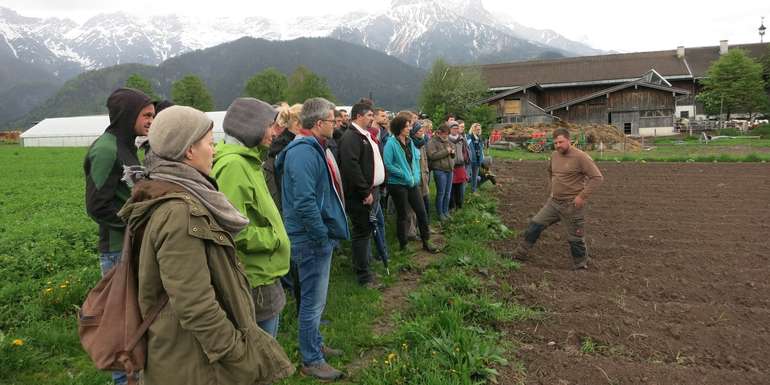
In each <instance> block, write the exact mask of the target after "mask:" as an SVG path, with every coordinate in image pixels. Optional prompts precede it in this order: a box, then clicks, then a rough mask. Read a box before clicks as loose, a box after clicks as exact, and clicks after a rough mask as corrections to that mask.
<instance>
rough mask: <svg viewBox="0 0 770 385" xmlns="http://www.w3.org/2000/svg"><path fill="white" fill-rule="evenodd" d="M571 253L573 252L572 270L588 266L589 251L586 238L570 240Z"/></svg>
mask: <svg viewBox="0 0 770 385" xmlns="http://www.w3.org/2000/svg"><path fill="white" fill-rule="evenodd" d="M569 249H570V254H572V270H582V269H587V268H588V253H587V252H586V243H585V241H584V240H582V239H580V240H575V241H569Z"/></svg>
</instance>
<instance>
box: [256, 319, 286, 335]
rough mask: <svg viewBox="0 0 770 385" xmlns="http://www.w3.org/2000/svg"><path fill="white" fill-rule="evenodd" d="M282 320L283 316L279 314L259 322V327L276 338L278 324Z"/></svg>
mask: <svg viewBox="0 0 770 385" xmlns="http://www.w3.org/2000/svg"><path fill="white" fill-rule="evenodd" d="M280 318H281V314H280V313H279V314H276V315H275V317H273V318H269V319H266V320H264V321H259V322H257V325H258V326H259V327H260V329H262V330H264V331H265V333H267V334H270V335H271V336H273V338H276V336H278V322H279V320H280Z"/></svg>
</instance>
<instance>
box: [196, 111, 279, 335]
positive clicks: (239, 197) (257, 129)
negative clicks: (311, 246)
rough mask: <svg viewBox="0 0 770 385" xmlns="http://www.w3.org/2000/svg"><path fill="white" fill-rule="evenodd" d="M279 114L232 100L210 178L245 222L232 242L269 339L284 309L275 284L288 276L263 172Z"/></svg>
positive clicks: (273, 210) (275, 216) (261, 325)
mask: <svg viewBox="0 0 770 385" xmlns="http://www.w3.org/2000/svg"><path fill="white" fill-rule="evenodd" d="M277 115H278V110H276V109H275V108H273V107H272V106H271V105H269V104H267V103H265V102H263V101H261V100H258V99H254V98H238V99H235V100H234V101H233V102H232V103H231V104H230V107H228V108H227V113H226V114H225V118H224V120H223V122H222V127H223V128H224V130H225V134H226V135H225V140H224V141H222V142H220V143H218V144H217V146H216V150H217V153H216V155H215V156H214V168H213V171H212V174H211V175H212V176H213V177H214V178H216V180H217V183H218V184H219V190H220V191H222V192H223V193H224V194H225V195H226V196H227V199H228V200H229V201H230V203H232V204H233V206H235V208H236V209H238V211H239V212H240V213H241V214H243V215H244V216H246V217H247V218H248V219H249V224H248V225H247V226H246V229H244V230H243V231H241V232H240V233H239V234H238V235H237V236H236V237H235V245H236V251H237V254H238V257H239V258H240V260H241V262H243V264H244V265H245V266H246V276H247V277H248V278H249V283H250V284H251V294H252V296H253V298H254V306H255V309H256V319H257V325H259V327H261V328H262V330H264V331H266V332H267V333H268V334H270V335H271V336H273V337H276V335H277V334H278V321H279V318H280V314H281V311H282V310H283V307H284V306H285V305H286V295H285V294H284V292H283V287H281V282H280V278H281V277H283V276H284V275H286V273H287V272H288V271H289V258H290V256H291V247H290V246H289V236H288V235H287V234H286V229H285V228H284V226H283V221H282V220H281V213H280V212H279V211H278V209H277V208H276V206H275V203H274V202H273V199H272V198H271V197H270V191H269V190H268V188H267V183H266V182H265V175H264V172H263V170H262V162H263V159H265V158H266V156H267V150H268V147H269V146H270V143H271V142H272V141H273V137H274V136H275V131H276V126H277V122H276V116H277Z"/></svg>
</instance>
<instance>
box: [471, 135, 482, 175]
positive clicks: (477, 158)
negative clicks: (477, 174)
mask: <svg viewBox="0 0 770 385" xmlns="http://www.w3.org/2000/svg"><path fill="white" fill-rule="evenodd" d="M468 152H469V153H470V157H471V166H475V167H480V166H481V163H482V162H483V161H484V142H483V141H482V140H481V137H478V138H475V139H474V136H473V135H468Z"/></svg>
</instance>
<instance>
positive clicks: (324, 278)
mask: <svg viewBox="0 0 770 385" xmlns="http://www.w3.org/2000/svg"><path fill="white" fill-rule="evenodd" d="M336 243H337V241H333V240H330V241H329V243H327V244H326V245H323V246H317V245H314V244H311V243H310V242H303V243H300V244H294V243H292V245H291V259H292V260H293V261H295V262H296V263H297V269H298V271H299V287H300V292H301V302H300V305H299V352H300V354H301V355H302V362H303V363H304V364H305V365H306V366H310V365H319V364H323V363H324V362H326V361H325V360H324V356H323V353H322V352H321V346H323V337H322V336H321V330H320V325H321V314H322V313H323V311H324V307H325V306H326V294H327V291H328V290H329V272H330V270H331V262H332V251H333V250H334V246H335V245H336Z"/></svg>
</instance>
